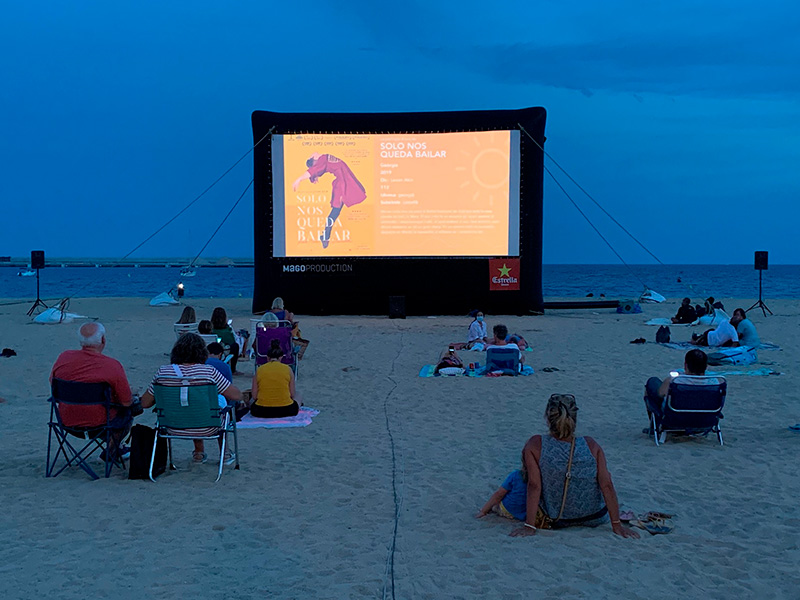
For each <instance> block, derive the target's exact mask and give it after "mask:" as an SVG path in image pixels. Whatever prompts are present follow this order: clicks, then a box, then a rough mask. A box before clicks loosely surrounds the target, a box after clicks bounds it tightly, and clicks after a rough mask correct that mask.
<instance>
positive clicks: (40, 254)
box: [31, 250, 44, 269]
mask: <svg viewBox="0 0 800 600" xmlns="http://www.w3.org/2000/svg"><path fill="white" fill-rule="evenodd" d="M31 269H44V250H31Z"/></svg>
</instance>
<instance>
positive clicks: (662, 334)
mask: <svg viewBox="0 0 800 600" xmlns="http://www.w3.org/2000/svg"><path fill="white" fill-rule="evenodd" d="M656 343H657V344H668V343H669V327H667V326H666V325H662V326H661V327H659V328H658V331H656Z"/></svg>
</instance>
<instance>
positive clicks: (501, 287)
mask: <svg viewBox="0 0 800 600" xmlns="http://www.w3.org/2000/svg"><path fill="white" fill-rule="evenodd" d="M519 278H520V272H519V259H518V258H491V259H489V290H491V291H493V292H499V291H507V290H518V289H519Z"/></svg>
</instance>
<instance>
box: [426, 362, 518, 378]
mask: <svg viewBox="0 0 800 600" xmlns="http://www.w3.org/2000/svg"><path fill="white" fill-rule="evenodd" d="M485 368H486V367H481V368H480V369H476V370H475V371H474V372H472V373H470V372H469V371H465V372H464V373H463V374H462V375H440V374H438V373H435V371H436V365H423V366H422V368H421V369H420V370H419V376H420V377H487V376H491V375H489V374H488V373H486V372H485V371H484V369H485ZM533 373H534V371H533V367H529V366H528V365H523V366H522V371H521V372H520V373H519V374H520V375H524V376H527V375H533Z"/></svg>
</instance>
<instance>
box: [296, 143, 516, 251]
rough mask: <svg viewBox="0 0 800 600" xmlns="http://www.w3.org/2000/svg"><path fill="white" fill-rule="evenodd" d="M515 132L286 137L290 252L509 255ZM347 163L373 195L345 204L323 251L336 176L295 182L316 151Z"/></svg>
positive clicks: (368, 193) (367, 190) (368, 192)
mask: <svg viewBox="0 0 800 600" xmlns="http://www.w3.org/2000/svg"><path fill="white" fill-rule="evenodd" d="M510 139H511V136H510V132H508V131H488V132H465V133H441V134H385V135H321V134H319V135H315V134H307V135H296V136H285V137H284V159H285V172H284V180H285V185H286V189H285V199H286V206H285V224H286V255H287V256H502V255H506V254H508V236H509V227H508V218H509V197H508V195H509V160H510V157H509V153H510ZM314 152H319V153H321V154H324V153H328V154H333V155H334V156H336V157H338V158H340V159H341V160H343V161H344V162H346V163H347V164H348V166H349V167H350V168H351V170H352V171H353V173H354V174H355V176H356V177H357V178H358V179H359V181H360V182H361V183H362V184H363V185H364V188H365V189H366V192H367V198H366V200H365V201H364V202H362V203H360V204H357V205H355V206H352V207H346V206H345V207H343V208H342V212H341V214H340V216H339V219H338V220H337V222H336V223H335V225H334V228H333V232H332V234H331V242H330V244H329V246H328V248H327V249H323V248H322V244H321V243H320V242H319V241H318V240H319V236H320V235H321V234H322V231H323V230H324V225H325V219H326V217H327V216H328V214H329V212H330V195H331V181H332V179H333V177H332V176H331V175H329V174H326V175H323V176H322V177H321V178H320V179H319V181H318V182H317V183H316V184H312V183H311V182H310V181H308V180H304V181H302V182H301V183H300V186H299V188H298V191H297V192H294V191H292V183H293V182H294V181H295V180H296V179H297V178H298V177H299V176H300V175H302V174H303V173H304V172H305V170H306V166H305V161H306V160H307V159H308V158H309V156H311V154H312V153H314Z"/></svg>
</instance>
